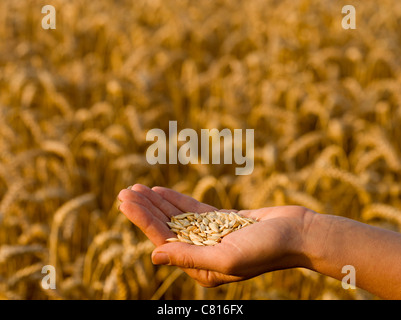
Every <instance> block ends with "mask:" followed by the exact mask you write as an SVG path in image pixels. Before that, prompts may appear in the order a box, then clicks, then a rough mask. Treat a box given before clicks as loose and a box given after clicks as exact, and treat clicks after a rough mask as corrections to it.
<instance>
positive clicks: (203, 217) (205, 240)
mask: <svg viewBox="0 0 401 320" xmlns="http://www.w3.org/2000/svg"><path fill="white" fill-rule="evenodd" d="M255 222H257V221H256V220H254V219H251V218H245V217H242V216H240V215H239V214H237V213H235V212H230V213H226V212H219V211H212V212H204V213H192V212H187V213H183V214H179V215H176V216H173V217H171V221H170V222H167V224H168V226H169V227H170V229H171V230H172V231H173V232H174V233H175V234H176V235H177V238H169V239H167V240H166V241H168V242H174V241H181V242H186V243H189V244H195V245H197V246H214V245H215V244H217V243H219V242H220V241H221V239H222V238H223V237H224V236H226V235H227V234H229V233H231V232H233V231H235V230H238V229H241V228H243V227H246V226H248V225H250V224H253V223H255Z"/></svg>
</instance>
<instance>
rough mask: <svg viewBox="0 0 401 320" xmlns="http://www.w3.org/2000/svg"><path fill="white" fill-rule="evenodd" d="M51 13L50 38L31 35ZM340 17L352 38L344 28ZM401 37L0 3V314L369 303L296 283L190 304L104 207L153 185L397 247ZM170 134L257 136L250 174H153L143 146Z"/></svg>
mask: <svg viewBox="0 0 401 320" xmlns="http://www.w3.org/2000/svg"><path fill="white" fill-rule="evenodd" d="M47 4H51V5H53V6H54V7H55V8H56V13H57V20H56V21H57V24H56V29H55V30H51V29H50V30H44V29H43V28H42V26H41V20H42V18H43V17H44V14H42V13H41V8H42V6H44V5H47ZM346 4H352V5H354V6H355V9H356V26H357V28H356V29H355V30H344V29H343V28H342V27H341V21H342V18H343V17H344V15H343V14H342V13H341V9H342V7H343V6H344V5H346ZM400 31H401V2H400V1H397V0H383V1H380V4H379V3H378V2H377V1H372V0H365V1H358V0H355V1H353V3H350V2H345V1H323V0H319V1H318V0H300V1H293V0H281V1H276V0H247V1H240V0H215V1H207V0H204V1H203V0H202V1H189V0H163V1H162V0H131V1H128V0H119V1H111V0H98V1H89V0H69V1H67V0H65V1H63V0H57V1H56V0H54V1H39V0H37V1H36V0H25V1H13V0H2V1H1V2H0V40H1V41H0V198H1V201H0V297H1V298H4V299H376V298H375V297H374V296H373V295H371V294H369V293H367V292H365V291H362V290H359V289H356V290H345V289H343V288H342V286H341V282H340V281H337V280H333V279H331V278H328V277H325V276H323V275H320V274H318V273H314V272H310V271H308V270H304V269H292V270H285V271H276V272H272V273H269V274H265V275H262V276H259V277H257V278H254V279H251V280H248V281H244V282H239V283H232V284H228V285H223V286H220V287H217V288H212V289H205V288H202V287H200V286H199V285H197V284H196V283H195V282H194V281H193V280H192V279H190V278H189V277H188V276H187V275H186V274H185V273H183V272H182V271H181V270H180V269H177V268H174V267H168V266H154V265H152V263H151V260H150V254H151V251H152V250H153V248H154V247H153V245H152V244H151V243H150V242H149V241H148V240H147V239H146V237H145V236H144V235H143V234H142V233H141V232H140V231H139V229H137V228H136V227H135V226H133V225H132V224H131V223H130V222H129V221H128V220H127V219H126V217H125V216H124V215H122V214H121V213H119V212H118V210H117V205H118V204H117V202H116V196H117V194H118V192H119V191H120V190H121V189H122V188H125V187H127V186H128V185H132V184H134V183H142V184H146V185H148V186H154V185H161V186H166V187H170V188H173V189H175V190H177V191H180V192H184V193H186V194H189V195H192V196H193V197H195V198H197V199H198V200H200V201H203V202H206V203H209V204H212V205H214V206H217V207H219V208H235V209H244V208H259V207H263V206H274V205H283V204H298V205H303V206H306V207H309V208H311V209H313V210H316V211H318V212H320V213H328V214H336V215H341V216H346V217H350V218H352V219H357V220H359V221H363V222H366V223H370V224H375V225H379V226H381V227H384V228H390V229H392V230H398V231H399V230H400V229H399V228H400V225H401V187H400V180H401V160H400V159H401V158H400V154H401V148H400V145H401V142H400V141H401V126H400V123H401V108H400V105H401V90H400V89H401V86H400V84H401V70H400V68H401V64H400V59H401V36H400V35H401V33H400ZM169 120H177V121H178V129H179V130H181V129H184V128H193V129H195V130H200V129H201V128H208V129H211V128H218V129H223V128H229V129H231V130H233V129H246V128H251V129H254V130H255V131H254V133H255V170H254V171H253V173H252V174H251V175H248V176H236V175H235V173H234V168H235V167H236V165H235V164H233V165H154V166H151V165H149V164H148V163H147V161H146V158H145V154H146V149H147V148H148V146H149V145H150V143H149V142H147V141H146V140H145V137H146V132H147V131H148V130H150V129H152V128H161V129H163V130H165V131H166V132H168V121H169ZM372 263H374V261H372ZM48 264H50V265H53V266H55V268H56V272H57V278H56V280H57V281H56V284H57V287H56V289H54V290H53V289H48V290H46V289H43V288H42V286H41V280H42V278H43V277H44V274H42V273H41V270H42V267H43V266H44V265H48Z"/></svg>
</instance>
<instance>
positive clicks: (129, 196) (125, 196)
mask: <svg viewBox="0 0 401 320" xmlns="http://www.w3.org/2000/svg"><path fill="white" fill-rule="evenodd" d="M118 199H119V200H120V201H121V202H124V201H131V202H136V203H138V204H140V205H142V206H144V207H145V208H146V209H148V210H149V211H150V212H151V213H152V214H154V215H155V216H156V217H157V218H158V219H160V220H161V221H164V222H168V221H170V219H169V218H168V217H167V216H166V215H165V214H164V213H163V212H162V211H161V210H160V209H159V208H158V207H156V206H155V205H154V204H153V203H152V202H151V201H150V200H149V199H148V198H147V197H145V196H144V195H142V194H140V193H138V192H136V191H134V190H128V189H123V190H121V191H120V193H119V194H118Z"/></svg>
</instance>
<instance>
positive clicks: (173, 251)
mask: <svg viewBox="0 0 401 320" xmlns="http://www.w3.org/2000/svg"><path fill="white" fill-rule="evenodd" d="M219 246H221V244H219V245H216V246H195V245H191V244H187V243H179V242H175V243H167V244H163V245H161V246H159V247H157V248H156V249H155V250H153V253H152V262H153V263H154V264H166V265H171V266H177V267H180V268H191V269H206V270H213V271H220V270H218V269H221V266H222V265H224V263H223V262H224V260H225V258H224V257H225V255H224V252H223V250H221V249H219V248H218V247H219Z"/></svg>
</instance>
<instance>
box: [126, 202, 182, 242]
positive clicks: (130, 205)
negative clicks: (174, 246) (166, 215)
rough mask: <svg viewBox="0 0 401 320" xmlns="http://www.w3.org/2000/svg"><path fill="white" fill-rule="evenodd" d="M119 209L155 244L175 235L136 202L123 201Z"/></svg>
mask: <svg viewBox="0 0 401 320" xmlns="http://www.w3.org/2000/svg"><path fill="white" fill-rule="evenodd" d="M120 211H121V212H122V213H124V215H125V216H126V217H127V218H128V219H129V220H130V221H131V222H132V223H133V224H135V225H137V226H138V227H139V228H140V229H141V230H142V231H143V232H144V233H145V235H146V236H147V237H148V238H149V239H150V241H152V242H153V244H155V245H156V246H159V245H161V244H163V243H165V240H166V239H167V238H171V237H174V236H175V234H174V233H173V232H172V231H171V230H170V229H169V228H168V227H167V225H166V224H165V223H164V222H163V221H161V220H159V219H157V218H156V217H155V215H153V214H152V213H151V212H150V211H149V210H148V209H147V208H145V207H144V206H142V205H140V204H138V203H135V202H131V201H124V202H123V203H122V204H121V205H120Z"/></svg>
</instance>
